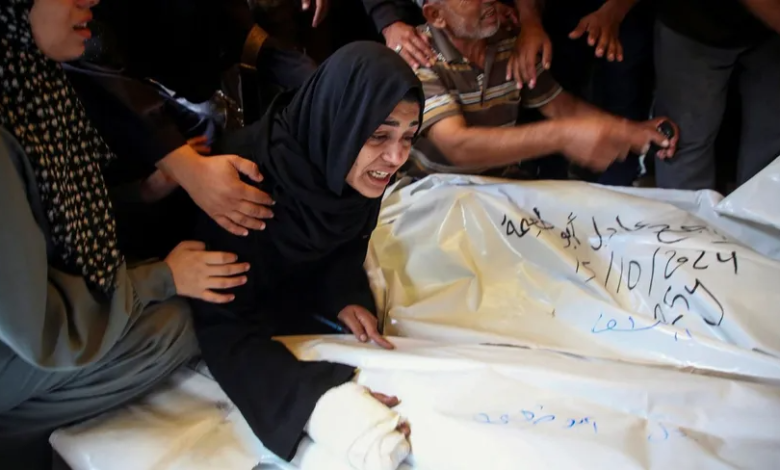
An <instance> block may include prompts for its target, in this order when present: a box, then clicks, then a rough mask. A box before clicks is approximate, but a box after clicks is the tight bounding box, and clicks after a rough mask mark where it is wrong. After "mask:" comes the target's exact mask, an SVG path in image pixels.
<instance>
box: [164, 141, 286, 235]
mask: <svg viewBox="0 0 780 470" xmlns="http://www.w3.org/2000/svg"><path fill="white" fill-rule="evenodd" d="M159 165H160V167H161V168H162V169H163V170H164V171H166V172H167V173H168V174H170V175H172V176H173V177H174V178H175V179H176V181H178V182H179V184H181V186H182V187H183V188H184V190H185V191H187V193H188V194H189V195H190V197H191V198H192V200H193V201H194V202H195V204H197V205H198V207H200V208H201V209H203V211H204V212H205V213H206V214H208V215H209V216H210V217H211V218H212V219H214V220H215V221H216V222H217V223H218V224H219V225H221V226H222V227H223V228H225V229H226V230H229V231H230V232H231V233H234V234H236V235H247V234H248V233H249V231H248V230H247V229H254V230H262V229H264V228H265V222H263V221H262V220H260V219H269V218H271V217H273V212H271V210H270V209H269V208H268V207H265V206H269V205H273V201H272V200H271V197H270V196H269V195H268V194H266V193H264V192H263V191H260V190H259V189H257V188H255V187H254V186H250V185H248V184H245V183H244V182H243V181H241V178H240V176H239V174H244V175H247V176H248V177H249V178H251V179H252V180H254V181H257V182H260V181H262V180H263V175H261V174H260V170H259V169H258V168H257V165H255V164H254V163H252V162H251V161H249V160H245V159H243V158H241V157H239V156H238V155H217V156H213V157H202V156H200V155H198V154H196V153H195V152H194V151H193V150H192V148H191V147H190V146H189V145H185V146H183V149H182V148H180V149H177V150H176V151H175V152H173V153H172V154H171V156H167V157H166V158H164V159H163V160H162V161H161V162H160V164H159Z"/></svg>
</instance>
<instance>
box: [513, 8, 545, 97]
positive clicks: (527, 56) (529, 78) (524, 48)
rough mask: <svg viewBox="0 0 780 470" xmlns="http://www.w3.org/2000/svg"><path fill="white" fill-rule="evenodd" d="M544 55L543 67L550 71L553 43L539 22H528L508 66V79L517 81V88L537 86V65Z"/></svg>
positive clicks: (522, 28) (521, 32)
mask: <svg viewBox="0 0 780 470" xmlns="http://www.w3.org/2000/svg"><path fill="white" fill-rule="evenodd" d="M539 54H541V55H542V66H543V67H544V68H545V69H549V68H550V65H551V63H552V42H550V37H549V36H547V33H546V32H545V31H544V28H543V27H542V24H541V23H540V22H538V21H526V22H524V23H523V25H522V27H521V28H520V35H519V36H517V42H516V43H515V50H514V52H512V56H511V57H510V58H509V63H508V64H507V66H506V79H507V80H515V81H516V82H517V88H518V89H519V88H522V87H523V83H527V84H528V86H529V87H530V88H533V87H535V86H536V64H537V63H538V60H537V59H538V57H539Z"/></svg>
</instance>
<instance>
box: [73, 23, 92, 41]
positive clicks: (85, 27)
mask: <svg viewBox="0 0 780 470" xmlns="http://www.w3.org/2000/svg"><path fill="white" fill-rule="evenodd" d="M73 31H75V32H76V33H77V34H78V35H80V36H82V37H84V38H86V39H89V38H91V37H92V31H90V29H89V21H85V22H83V23H79V24H77V25H74V26H73Z"/></svg>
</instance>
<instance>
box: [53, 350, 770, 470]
mask: <svg viewBox="0 0 780 470" xmlns="http://www.w3.org/2000/svg"><path fill="white" fill-rule="evenodd" d="M285 341H286V342H287V344H288V346H289V347H290V348H291V349H292V350H293V351H295V352H296V354H297V355H298V356H299V357H301V358H303V359H307V360H314V359H327V360H331V361H340V362H344V363H349V364H352V365H355V366H356V367H360V368H361V372H360V376H359V380H360V382H361V383H363V384H365V385H367V386H369V387H371V388H372V389H374V390H377V391H382V392H384V393H391V394H396V395H398V396H399V397H400V398H401V399H402V403H401V405H399V407H398V411H399V412H400V413H402V414H403V415H404V416H406V417H408V419H409V421H410V423H411V425H412V447H413V449H414V457H413V459H412V461H411V462H409V465H407V466H404V467H403V468H404V469H409V468H414V469H426V470H445V469H446V470H483V469H490V470H516V469H517V468H524V469H529V470H535V469H550V468H581V469H604V468H620V469H627V470H630V469H666V468H707V469H725V468H751V469H773V468H776V464H775V462H776V461H777V460H778V459H780V425H778V424H777V423H778V422H780V390H779V389H778V388H777V387H772V386H769V385H761V384H750V383H746V382H737V381H733V380H729V379H726V378H717V377H709V376H704V375H694V374H688V373H683V372H679V371H675V370H663V369H658V368H651V367H646V366H636V365H628V364H621V363H612V362H606V361H592V360H585V359H579V358H573V357H571V356H567V355H563V354H560V353H554V352H550V351H538V350H529V349H518V348H511V347H495V346H479V345H463V344H460V345H458V344H450V345H442V344H440V343H435V342H427V341H423V340H412V339H398V340H397V341H396V343H397V346H398V350H396V351H391V352H388V351H384V350H380V349H378V348H376V347H372V346H370V345H363V344H358V343H356V342H354V341H352V340H350V339H338V338H329V339H317V338H314V339H307V338H288V339H286V340H285ZM209 382H210V381H209V380H208V379H206V378H204V377H203V376H200V375H197V374H191V375H189V376H186V375H183V374H182V376H180V377H179V378H177V379H176V380H174V384H173V385H172V386H170V387H168V388H166V389H163V390H162V391H160V392H158V393H156V394H155V395H153V396H152V397H151V398H148V399H147V400H146V401H144V402H141V403H139V404H137V405H134V406H131V407H127V408H125V409H123V410H119V411H117V412H114V413H111V414H109V415H106V416H104V417H103V418H101V419H100V420H98V421H94V422H91V423H87V424H85V425H81V426H76V427H73V428H70V429H65V430H61V431H58V432H57V433H56V434H55V435H54V437H53V439H52V442H53V444H54V446H55V448H56V449H57V450H58V451H59V452H60V453H61V455H63V457H64V458H65V460H66V461H67V462H68V463H69V464H70V465H71V466H72V467H73V468H74V469H75V470H102V469H111V470H125V469H127V470H130V469H133V470H139V469H154V470H162V469H181V470H184V469H186V470H206V469H209V470H211V469H217V468H218V469H237V470H238V469H244V470H248V469H251V468H253V466H254V465H255V464H256V463H258V462H262V463H263V464H264V465H261V466H259V467H257V468H259V469H263V468H269V469H270V468H277V469H292V468H300V469H301V470H351V469H350V467H349V466H348V465H345V464H344V463H342V462H341V461H340V460H339V459H338V458H336V456H333V455H331V454H329V453H328V452H327V451H326V450H324V449H322V448H319V447H318V446H317V445H314V444H312V443H311V442H310V441H308V440H306V441H304V443H303V444H302V446H301V447H300V448H299V452H298V455H297V456H296V458H295V460H294V463H295V464H296V467H293V466H289V465H283V464H279V462H280V461H279V459H277V458H276V457H274V456H273V455H271V454H270V453H268V452H267V451H265V450H263V449H262V448H261V447H260V446H259V445H258V444H257V443H256V442H253V439H252V436H251V432H250V431H249V429H248V428H247V427H246V425H245V422H244V421H243V420H242V419H241V418H240V416H239V415H238V414H237V412H236V410H229V409H226V406H225V398H224V395H221V394H220V393H219V392H218V391H215V390H213V389H212V387H211V386H210V385H209ZM212 383H213V382H212ZM215 392H216V393H215ZM336 426H337V425H336V424H334V432H335V431H337V430H336V429H335V427H336ZM117 456H121V458H117ZM275 463H276V465H274V464H275Z"/></svg>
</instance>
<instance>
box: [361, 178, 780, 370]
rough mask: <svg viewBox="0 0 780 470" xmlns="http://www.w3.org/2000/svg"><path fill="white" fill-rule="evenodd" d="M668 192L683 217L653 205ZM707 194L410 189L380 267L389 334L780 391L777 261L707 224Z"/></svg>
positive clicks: (402, 193) (375, 250)
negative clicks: (725, 377)
mask: <svg viewBox="0 0 780 470" xmlns="http://www.w3.org/2000/svg"><path fill="white" fill-rule="evenodd" d="M659 194H660V195H664V196H666V197H667V198H668V199H669V200H672V201H675V202H676V205H675V204H671V203H669V202H665V201H659V200H655V199H650V198H648V197H642V196H643V195H650V196H653V195H659ZM710 194H714V193H699V194H697V193H690V192H681V191H671V192H666V191H658V190H640V189H633V190H621V191H614V190H612V189H608V188H604V187H599V186H593V185H587V184H583V183H549V182H538V183H525V184H516V183H507V182H505V181H501V180H490V179H484V178H473V177H467V178H463V177H437V176H436V177H430V178H428V179H426V180H424V181H422V182H420V183H417V184H414V185H410V186H406V187H398V188H396V190H395V191H394V192H392V193H391V194H390V195H389V196H388V197H387V199H386V200H385V203H384V205H383V210H382V212H381V214H380V221H379V225H378V227H377V229H376V231H375V232H374V235H373V237H372V252H371V257H370V259H369V271H370V272H371V275H372V278H373V280H374V285H375V286H376V295H377V297H378V298H379V299H380V301H381V304H382V306H383V308H382V309H383V310H384V311H385V312H386V315H385V321H384V323H385V328H386V333H388V334H391V335H399V336H408V337H416V338H426V339H434V340H439V341H470V342H484V343H509V344H516V345H524V346H529V347H535V348H550V349H555V350H559V351H567V352H570V353H573V354H578V355H583V356H589V357H602V358H612V359H618V360H625V361H631V362H640V363H658V364H668V365H674V366H678V367H696V368H699V369H707V370H714V371H718V372H721V373H733V374H741V375H747V376H752V377H756V378H764V379H771V380H777V379H780V359H778V357H780V320H779V318H780V308H779V307H778V305H780V290H779V289H777V286H778V281H779V280H780V262H778V261H775V260H772V259H769V258H768V257H765V256H763V255H761V254H759V253H757V252H756V251H754V250H753V249H751V248H749V247H748V245H749V244H750V245H754V243H755V240H751V239H750V238H749V237H744V238H742V239H737V238H735V237H733V236H730V235H728V234H727V233H726V232H725V231H722V230H721V229H720V228H716V226H715V225H714V224H711V223H708V222H707V221H706V220H705V217H710V218H713V219H714V218H716V217H717V216H716V215H714V210H713V207H714V206H715V204H717V203H718V202H719V201H718V199H717V198H716V197H710V198H708V197H707V196H708V195H710ZM682 196H687V201H684V200H683V198H682ZM679 205H687V206H688V207H687V209H688V210H687V211H686V210H683V209H680V208H679V207H678V206H679ZM777 210H778V209H776V211H777ZM702 215H704V216H705V217H703V216H702ZM726 226H728V224H726ZM735 232H737V231H735ZM746 233H747V232H740V234H742V235H745V234H746ZM757 239H758V240H759V241H761V242H762V243H763V244H764V246H765V248H766V249H767V250H768V251H771V250H772V249H777V247H778V246H780V240H779V239H776V238H775V239H771V241H767V240H765V239H764V238H763V235H761V236H759V237H757ZM772 245H774V248H773V246H772ZM378 266H381V268H378Z"/></svg>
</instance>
